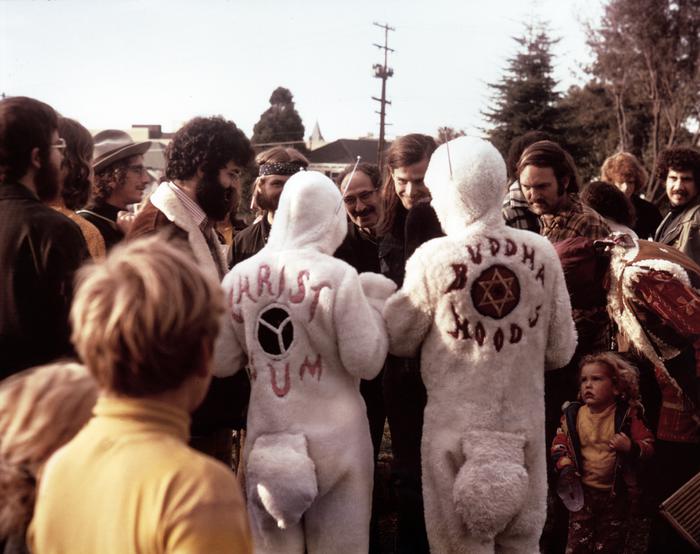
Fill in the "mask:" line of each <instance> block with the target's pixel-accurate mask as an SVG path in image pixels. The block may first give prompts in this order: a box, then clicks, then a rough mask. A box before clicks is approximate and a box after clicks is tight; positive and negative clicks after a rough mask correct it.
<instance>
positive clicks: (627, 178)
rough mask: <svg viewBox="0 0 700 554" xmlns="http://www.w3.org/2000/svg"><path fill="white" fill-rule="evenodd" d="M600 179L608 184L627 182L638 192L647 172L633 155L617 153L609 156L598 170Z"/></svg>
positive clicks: (645, 180) (644, 182) (645, 179)
mask: <svg viewBox="0 0 700 554" xmlns="http://www.w3.org/2000/svg"><path fill="white" fill-rule="evenodd" d="M600 178H601V180H603V181H606V182H608V183H610V184H613V185H614V184H615V183H623V182H627V183H630V184H633V185H634V191H633V192H639V190H640V189H642V188H643V187H644V185H645V184H646V182H647V178H648V177H647V172H646V171H645V170H644V166H643V165H642V163H641V162H640V161H639V160H638V159H637V157H636V156H635V155H634V154H630V153H629V152H618V153H617V154H613V155H612V156H609V157H608V158H607V159H606V160H605V161H604V162H603V167H601V168H600Z"/></svg>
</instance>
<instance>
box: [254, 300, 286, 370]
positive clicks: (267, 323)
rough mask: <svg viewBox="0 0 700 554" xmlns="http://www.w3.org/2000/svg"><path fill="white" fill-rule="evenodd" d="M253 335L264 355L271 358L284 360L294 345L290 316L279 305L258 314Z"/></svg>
mask: <svg viewBox="0 0 700 554" xmlns="http://www.w3.org/2000/svg"><path fill="white" fill-rule="evenodd" d="M255 334H256V336H257V338H258V343H259V344H260V348H262V349H263V351H264V352H265V353H267V354H269V355H270V356H272V357H273V358H277V359H279V358H284V357H285V356H286V355H287V353H288V352H289V349H290V348H291V347H292V344H293V343H294V324H293V323H292V316H290V315H289V312H288V311H287V310H286V308H285V307H284V306H282V305H280V304H274V305H272V306H269V307H267V308H266V309H264V310H263V311H262V312H260V315H259V316H258V322H257V325H256V330H255Z"/></svg>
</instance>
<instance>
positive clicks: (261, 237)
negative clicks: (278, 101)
mask: <svg viewBox="0 0 700 554" xmlns="http://www.w3.org/2000/svg"><path fill="white" fill-rule="evenodd" d="M255 163H256V164H257V165H258V177H257V179H255V183H254V184H253V187H254V188H253V207H254V208H257V209H258V210H260V211H262V214H261V217H259V218H258V219H257V220H256V221H255V222H254V223H253V224H252V225H250V226H248V227H247V228H245V229H243V230H242V231H241V232H240V233H237V234H236V235H235V237H234V239H233V240H234V243H233V249H232V252H231V257H230V260H231V263H230V264H229V267H233V266H235V265H236V264H238V263H240V262H242V261H243V260H247V259H248V258H250V257H251V256H254V255H255V254H257V253H258V252H260V250H262V249H263V246H265V244H267V237H268V236H269V235H270V227H271V226H272V222H273V221H274V219H275V212H276V211H277V204H279V201H280V194H282V190H283V189H284V185H285V183H286V182H287V180H288V179H289V178H290V177H291V176H292V175H294V174H295V173H297V172H299V171H301V170H304V169H306V168H307V167H308V166H309V160H307V159H306V157H305V156H304V155H303V154H302V153H301V152H299V151H298V150H296V149H295V148H291V147H287V146H275V147H274V148H270V149H269V150H265V151H264V152H261V153H260V154H258V155H257V157H256V158H255Z"/></svg>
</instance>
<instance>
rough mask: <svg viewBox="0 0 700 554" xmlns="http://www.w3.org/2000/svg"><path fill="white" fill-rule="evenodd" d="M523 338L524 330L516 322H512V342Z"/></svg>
mask: <svg viewBox="0 0 700 554" xmlns="http://www.w3.org/2000/svg"><path fill="white" fill-rule="evenodd" d="M522 338H523V330H522V329H521V328H520V326H518V325H516V324H515V323H511V324H510V343H511V344H515V343H517V342H520V339H522Z"/></svg>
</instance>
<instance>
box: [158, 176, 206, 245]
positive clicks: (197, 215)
mask: <svg viewBox="0 0 700 554" xmlns="http://www.w3.org/2000/svg"><path fill="white" fill-rule="evenodd" d="M168 186H169V187H170V190H172V191H173V193H174V194H175V196H177V199H178V200H179V201H180V202H181V203H182V207H183V208H185V210H187V213H188V214H190V217H192V220H193V221H194V222H195V224H196V225H197V227H199V228H200V229H201V230H202V232H203V233H205V236H206V232H205V231H206V229H207V226H208V225H209V220H208V219H207V214H205V213H204V211H203V210H202V208H200V207H199V204H197V202H195V201H194V200H192V198H190V197H189V196H188V195H187V194H186V193H185V191H183V190H182V189H181V188H180V187H178V186H177V185H176V184H175V183H173V182H169V183H168Z"/></svg>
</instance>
